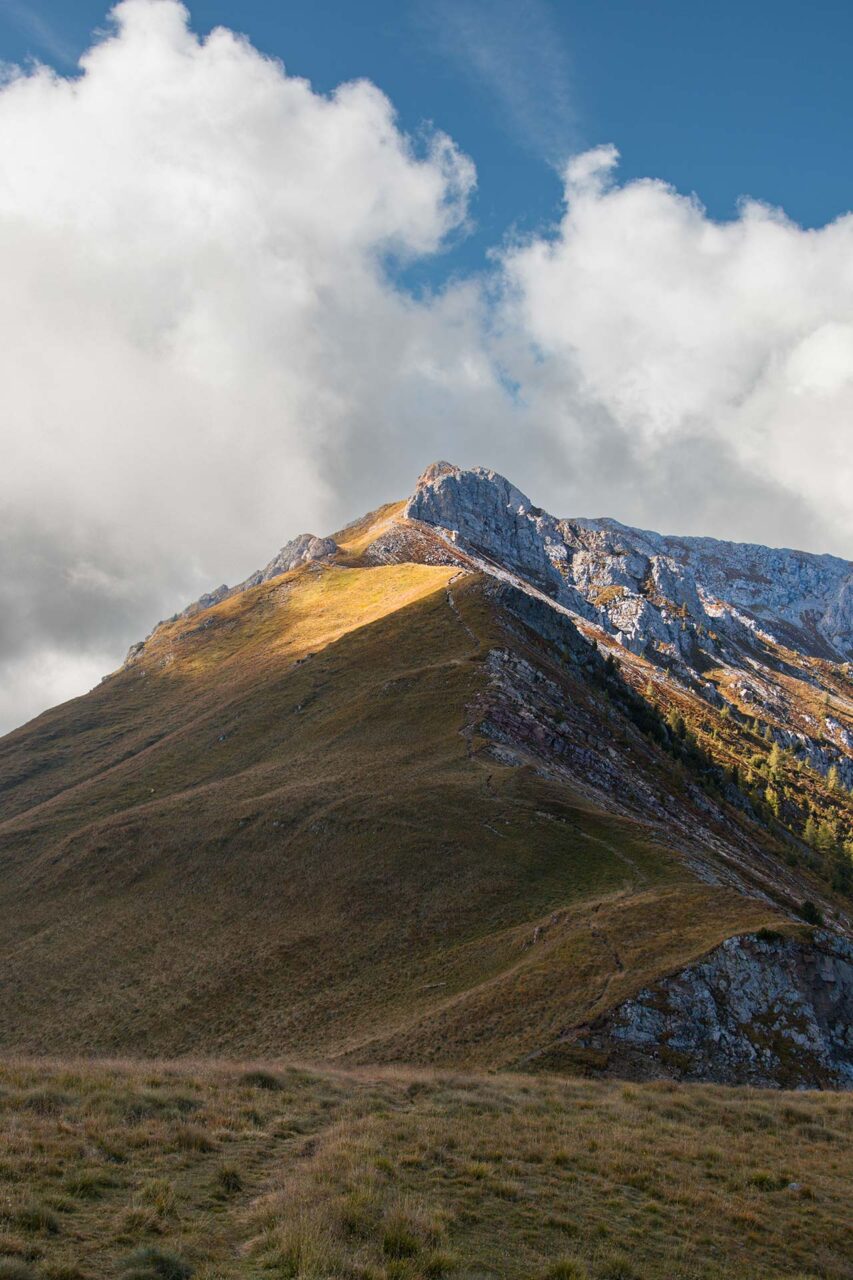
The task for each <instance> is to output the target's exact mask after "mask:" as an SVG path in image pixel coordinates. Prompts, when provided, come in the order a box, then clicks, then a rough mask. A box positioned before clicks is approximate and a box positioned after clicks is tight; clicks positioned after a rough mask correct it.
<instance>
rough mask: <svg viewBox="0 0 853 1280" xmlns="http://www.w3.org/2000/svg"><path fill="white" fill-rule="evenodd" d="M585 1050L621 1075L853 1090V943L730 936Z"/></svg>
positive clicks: (820, 933)
mask: <svg viewBox="0 0 853 1280" xmlns="http://www.w3.org/2000/svg"><path fill="white" fill-rule="evenodd" d="M580 1043H581V1044H583V1045H584V1046H586V1047H589V1048H594V1049H598V1050H603V1051H605V1052H606V1053H607V1056H608V1067H607V1069H608V1070H609V1071H610V1072H612V1073H613V1074H616V1075H625V1074H628V1075H632V1076H638V1077H641V1078H660V1077H669V1078H672V1079H677V1080H713V1081H717V1082H719V1083H721V1084H751V1085H758V1086H762V1087H779V1088H803V1087H811V1088H822V1087H827V1086H829V1087H836V1088H844V1089H853V944H851V943H850V941H848V940H847V939H846V938H842V937H839V936H838V935H837V934H833V933H829V932H828V931H826V930H822V929H818V930H815V931H814V932H813V933H812V934H811V936H804V937H796V936H783V935H781V934H773V933H770V932H767V931H764V932H762V933H760V934H757V935H747V936H741V937H734V938H728V939H727V940H726V941H725V942H724V943H723V944H722V945H721V946H719V947H717V948H716V950H714V951H712V952H711V954H710V955H708V956H706V957H705V958H704V959H703V960H700V961H699V962H698V963H696V964H693V965H690V966H689V967H688V968H686V969H683V970H681V972H680V973H676V974H673V975H672V976H670V977H668V978H665V979H663V980H662V981H660V982H658V983H656V984H655V985H654V986H652V987H647V988H646V989H645V990H643V991H640V992H639V993H638V994H637V995H636V996H635V997H634V998H633V999H632V1000H628V1001H626V1002H625V1003H624V1004H622V1005H619V1006H618V1007H617V1008H616V1009H614V1010H613V1011H612V1012H611V1013H610V1014H608V1016H607V1017H606V1019H604V1020H603V1021H602V1022H601V1023H599V1024H598V1025H596V1026H595V1027H593V1028H592V1029H591V1031H590V1032H589V1033H588V1034H587V1035H586V1036H585V1037H583V1038H582V1039H581V1041H580Z"/></svg>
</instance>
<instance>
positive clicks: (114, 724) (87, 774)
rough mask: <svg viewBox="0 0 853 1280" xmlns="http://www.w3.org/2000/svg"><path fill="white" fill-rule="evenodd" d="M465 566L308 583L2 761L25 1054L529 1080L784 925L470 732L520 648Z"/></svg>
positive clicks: (220, 623) (2, 834)
mask: <svg viewBox="0 0 853 1280" xmlns="http://www.w3.org/2000/svg"><path fill="white" fill-rule="evenodd" d="M361 536H362V533H359V531H358V530H355V531H353V537H354V543H355V542H358V539H359V538H360V537H361ZM452 574H453V571H452V569H448V568H447V567H446V566H439V567H433V566H427V565H420V564H400V565H390V566H381V567H378V568H369V569H368V568H361V569H359V568H344V567H341V566H332V567H320V568H316V567H314V568H308V569H303V570H300V571H297V572H296V573H293V574H288V575H283V576H282V577H280V578H277V579H274V580H273V581H271V582H268V583H264V584H263V585H262V586H259V587H257V588H254V589H253V590H251V591H247V592H246V593H244V594H243V595H241V596H237V597H233V598H231V599H229V600H226V601H223V602H222V603H221V604H220V605H218V606H216V607H215V608H213V609H211V610H209V611H207V613H206V614H204V615H203V616H202V615H197V616H195V617H193V618H184V619H179V620H178V621H176V622H173V623H170V624H168V625H167V626H164V627H162V628H161V629H160V631H158V632H157V634H156V636H155V637H154V638H153V639H152V641H151V642H150V643H149V645H148V646H146V649H145V651H144V653H143V654H142V656H141V658H140V660H139V661H138V662H137V663H136V664H134V665H132V666H131V667H129V668H128V669H127V670H125V671H122V672H121V673H119V674H117V675H116V676H115V677H113V678H112V679H110V680H108V681H107V682H106V683H105V684H103V685H102V686H100V687H99V688H98V689H97V690H95V691H94V692H93V693H92V694H91V695H89V696H88V697H87V698H83V699H78V700H76V701H75V702H71V703H68V704H66V705H65V706H64V707H60V708H57V709H56V710H55V711H53V712H50V713H48V714H47V715H46V716H43V717H41V718H40V719H39V720H37V721H35V722H34V723H33V724H32V725H30V726H27V727H25V728H24V729H23V730H20V731H18V732H17V733H15V734H12V735H9V736H8V737H7V738H6V739H4V740H3V742H2V743H0V787H3V788H5V791H4V796H5V802H4V808H3V820H2V821H0V869H2V875H0V919H2V921H3V930H2V939H0V963H2V966H3V972H4V982H3V984H2V985H0V1044H2V1045H3V1046H4V1047H5V1048H6V1049H7V1050H8V1049H27V1050H29V1051H33V1052H58V1053H64V1052H68V1051H75V1052H82V1053H88V1052H91V1051H98V1052H108V1053H117V1052H130V1053H139V1054H156V1053H165V1054H183V1053H188V1052H205V1053H214V1054H220V1053H228V1054H247V1053H251V1054H262V1055H270V1054H280V1053H291V1054H310V1055H312V1056H319V1057H323V1058H328V1057H330V1056H333V1055H341V1056H345V1057H347V1058H348V1059H349V1060H351V1061H353V1060H358V1061H376V1060H386V1061H387V1060H397V1061H415V1060H418V1061H422V1062H429V1063H433V1062H434V1063H444V1064H451V1063H453V1064H459V1065H468V1066H492V1065H501V1066H511V1065H514V1064H515V1065H517V1064H519V1063H521V1062H523V1060H524V1059H525V1058H526V1056H527V1055H528V1054H531V1053H535V1052H537V1051H538V1050H541V1049H542V1048H544V1047H546V1046H547V1045H548V1044H549V1043H550V1042H551V1041H552V1040H554V1039H555V1038H558V1037H559V1036H560V1034H561V1032H562V1031H563V1030H564V1029H565V1027H566V1026H567V1025H571V1024H573V1023H577V1022H581V1021H584V1020H587V1019H588V1018H589V1017H590V1016H593V1015H594V1014H596V1013H598V1012H601V1011H602V1010H603V1009H604V1008H605V1007H607V1004H608V1003H612V1002H613V1001H615V1000H616V999H617V998H621V997H623V996H625V995H628V994H631V993H632V992H633V991H635V990H636V989H637V988H638V987H639V986H641V985H643V984H644V983H646V982H647V981H649V980H651V979H653V978H655V977H657V976H658V975H659V974H660V973H661V972H664V971H666V970H667V969H671V968H677V967H678V966H679V965H680V964H683V963H686V962H688V961H689V960H691V959H693V958H695V957H696V956H698V955H701V954H702V953H703V951H706V950H708V949H709V948H710V947H712V946H714V945H715V944H716V943H718V942H720V941H721V940H722V938H723V937H725V936H727V934H728V933H733V932H737V931H739V930H743V929H753V928H758V927H760V926H761V925H765V924H766V925H771V924H773V923H774V921H775V913H774V912H773V911H772V910H771V909H769V908H768V907H767V906H766V905H763V904H761V903H757V902H756V901H753V900H749V899H746V898H743V897H740V896H738V895H736V894H734V893H732V892H731V891H728V890H724V889H720V888H711V887H708V886H703V885H701V884H698V883H697V882H696V880H695V879H693V877H692V876H691V875H690V873H689V872H688V871H687V870H686V868H685V867H684V866H683V864H682V862H681V861H680V859H679V858H678V857H677V855H675V854H674V853H673V851H672V850H671V849H670V848H668V847H667V846H666V844H665V843H663V842H662V838H661V833H660V832H652V831H651V830H650V829H649V828H648V827H647V826H646V825H644V824H643V823H642V822H639V821H635V820H633V819H629V818H626V817H619V816H616V815H613V814H609V813H607V812H603V811H602V810H601V809H600V808H596V807H595V806H594V805H592V804H591V803H590V802H589V801H588V800H585V799H583V798H582V797H581V796H579V795H577V794H575V793H574V792H573V791H572V789H571V788H570V787H569V786H567V785H566V783H565V782H562V781H560V780H559V779H555V778H545V777H542V776H540V775H538V774H537V773H535V772H534V770H533V769H532V768H528V767H522V768H514V767H509V766H507V765H501V764H499V763H497V762H496V761H495V759H494V757H493V756H492V755H491V754H489V753H487V752H486V751H484V750H483V747H484V745H485V744H484V742H483V740H481V739H480V738H478V736H477V734H476V733H474V732H469V733H468V734H465V733H463V732H461V731H462V730H463V729H464V728H465V726H466V723H467V724H470V723H471V720H470V717H471V716H472V715H473V712H471V710H470V708H471V707H472V706H473V705H475V704H476V700H477V698H478V697H479V696H480V695H481V694H482V692H483V689H484V687H485V683H486V674H485V671H484V662H483V657H484V655H485V654H486V653H487V652H488V650H489V649H490V648H491V647H493V646H494V645H497V644H504V643H506V640H507V637H506V634H505V632H502V631H501V622H500V619H499V618H497V617H496V613H495V609H494V607H493V606H492V604H491V603H490V601H489V598H488V595H487V593H486V592H485V591H484V589H483V584H482V583H481V582H480V581H478V580H477V579H476V578H474V577H468V578H467V579H465V580H464V581H458V582H454V583H453V585H452V588H451V590H452V595H453V601H452V604H451V601H450V600H449V599H448V584H449V581H450V579H451V577H452ZM516 643H518V641H516ZM560 678H564V679H565V682H566V692H565V696H566V699H567V701H572V702H574V703H576V704H578V705H580V704H581V703H582V702H584V701H585V702H586V703H588V704H590V707H591V710H590V715H591V716H592V717H594V716H595V715H596V714H598V712H597V709H596V705H597V704H595V703H594V699H595V698H596V697H597V696H598V695H597V694H596V692H595V690H594V688H592V687H591V686H588V685H587V684H585V683H584V681H583V679H582V678H581V677H580V676H579V675H577V674H572V671H571V669H570V668H568V667H567V668H566V670H565V673H564V674H563V676H561V677H560ZM591 723H592V724H595V723H596V722H595V720H594V718H593V719H592V721H591ZM636 758H637V757H635V759H636ZM661 767H665V762H664V764H663V765H662V766H661ZM652 781H653V782H654V783H655V785H656V786H659V787H660V788H664V787H665V786H666V785H667V779H666V778H665V777H661V778H659V779H657V780H655V779H654V778H653V779H652ZM534 934H535V935H536V937H537V943H536V945H535V946H533V945H530V940H531V938H532V937H533V935H534ZM617 952H618V953H619V955H620V956H622V957H623V958H622V960H621V961H619V962H617V960H616V958H615V955H616V953H617Z"/></svg>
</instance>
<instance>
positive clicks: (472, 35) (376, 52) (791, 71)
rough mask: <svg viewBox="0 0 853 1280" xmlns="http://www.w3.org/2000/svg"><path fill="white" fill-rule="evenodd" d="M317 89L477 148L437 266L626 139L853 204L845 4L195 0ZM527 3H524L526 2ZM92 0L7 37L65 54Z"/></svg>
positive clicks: (6, 27)
mask: <svg viewBox="0 0 853 1280" xmlns="http://www.w3.org/2000/svg"><path fill="white" fill-rule="evenodd" d="M190 9H191V15H192V23H193V26H194V28H195V29H196V30H197V31H199V32H200V33H203V32H205V31H206V30H208V29H209V28H211V27H212V26H215V25H217V24H224V25H227V26H229V27H231V28H233V29H236V30H239V31H243V32H245V33H246V34H247V35H248V36H249V37H250V39H251V40H252V42H253V43H254V44H255V46H256V47H257V48H259V49H260V50H262V51H264V52H266V53H269V54H272V55H275V56H278V57H281V58H282V59H283V60H284V61H285V63H286V65H287V69H288V71H289V72H290V73H291V74H297V75H304V76H306V77H308V78H309V79H310V80H311V81H312V83H313V85H314V87H315V88H316V89H318V90H320V91H328V90H331V89H333V88H334V87H335V86H336V85H337V84H339V83H340V82H341V81H343V80H347V79H351V78H354V77H359V76H366V77H368V78H370V79H372V80H373V81H375V83H376V84H378V85H379V86H380V88H382V89H383V90H384V92H385V93H387V94H388V95H389V97H390V98H391V100H392V102H393V103H394V105H395V107H396V108H397V110H398V111H399V114H400V123H401V126H402V127H403V128H404V129H406V130H407V131H409V132H416V131H417V129H418V127H419V125H420V124H421V122H423V121H425V120H431V121H432V122H433V123H434V124H435V125H436V126H437V127H439V128H441V129H444V130H445V131H446V132H447V133H449V134H450V135H451V137H453V138H454V139H455V141H456V142H457V143H458V144H459V145H460V147H462V148H463V149H464V150H465V151H467V152H468V154H469V155H471V156H472V158H473V159H474V161H475V163H476V166H477V172H478V184H479V185H478V193H477V196H476V198H475V199H474V201H473V204H472V215H473V220H474V224H475V225H474V230H473V234H471V235H470V236H467V237H462V238H458V239H457V243H456V248H455V249H454V250H453V251H452V252H451V253H450V254H449V256H446V257H445V258H444V260H443V261H442V262H441V263H440V264H436V263H429V264H426V265H424V266H423V267H421V268H420V270H422V271H425V272H427V273H433V272H446V271H447V270H450V269H463V270H465V269H470V268H471V267H477V266H479V265H480V264H481V263H482V260H483V256H484V254H485V252H486V251H487V250H488V249H489V248H490V247H492V246H494V245H495V244H496V243H497V242H498V241H499V240H500V239H501V237H502V236H503V235H504V234H506V233H507V232H508V231H510V232H511V231H512V230H513V229H517V230H518V231H520V232H522V233H526V232H529V231H531V230H533V229H535V228H538V227H541V226H543V225H546V224H547V223H548V222H549V221H550V220H552V219H554V218H555V217H556V216H557V215H558V212H559V203H560V196H561V185H560V182H559V181H558V178H557V175H556V173H555V171H554V165H556V164H558V163H559V162H560V160H561V159H563V158H565V156H566V155H568V154H569V153H570V152H572V151H578V150H582V149H584V148H587V147H592V146H595V145H597V144H599V143H608V142H609V143H615V144H616V146H617V147H618V148H619V151H620V153H621V165H620V178H621V180H623V181H625V180H628V179H630V178H634V177H657V178H662V179H664V180H665V181H667V182H670V183H672V184H673V185H674V186H675V187H676V188H677V189H678V190H679V191H682V192H685V193H690V192H695V193H696V194H697V195H698V196H699V198H700V199H701V200H702V202H703V204H704V205H705V206H706V208H707V209H708V212H709V214H710V215H711V216H712V217H714V218H723V219H724V218H728V217H731V216H732V215H733V214H734V213H735V211H736V206H737V201H738V200H739V198H740V197H741V196H743V195H751V196H754V197H756V198H758V199H761V200H764V201H767V202H769V203H771V204H776V205H781V206H782V207H783V208H784V209H785V210H786V212H787V213H788V215H789V216H790V217H791V218H793V219H794V220H795V221H797V222H799V223H800V224H802V225H803V226H807V227H809V226H819V225H822V224H823V223H825V222H827V221H829V220H831V219H832V218H834V217H835V216H837V215H838V214H839V213H843V212H846V211H847V210H849V209H850V208H851V207H853V169H851V165H850V162H849V161H850V121H851V117H853V76H851V74H850V67H851V59H853V5H851V4H849V3H844V4H839V3H825V2H820V0H811V2H810V3H806V2H805V0H774V2H773V3H771V2H770V0H746V2H745V3H744V2H743V0H741V2H740V3H734V2H733V0H717V3H715V4H713V5H709V4H700V3H697V2H696V0H693V2H692V3H690V2H688V3H684V0H654V2H653V3H650V4H638V3H636V2H632V0H551V2H550V3H549V0H533V2H532V3H527V4H525V5H523V6H522V5H518V4H514V3H512V0H396V2H395V0H361V2H360V3H356V2H355V0H290V2H280V3H271V2H270V0H261V2H259V0H242V3H240V4H239V5H238V4H235V3H233V0H196V2H195V3H193V4H191V5H190ZM521 9H523V10H524V13H523V14H520V13H519V10H521ZM104 12H105V6H104V5H103V4H102V3H100V2H99V0H33V2H32V3H30V2H29V0H0V56H2V58H4V59H5V60H7V61H16V62H20V61H22V60H25V59H26V58H27V57H36V58H39V59H42V60H44V61H47V62H50V63H52V64H53V65H55V66H57V67H58V68H59V69H61V70H63V71H64V72H66V73H67V72H69V71H70V70H72V69H73V64H74V61H75V59H76V58H77V56H78V55H79V53H80V52H81V51H82V50H83V49H85V48H86V47H87V45H88V44H89V42H90V33H91V32H92V31H93V30H94V29H95V28H97V27H98V26H99V25H100V24H101V23H102V21H103V17H104Z"/></svg>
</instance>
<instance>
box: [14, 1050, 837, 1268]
mask: <svg viewBox="0 0 853 1280" xmlns="http://www.w3.org/2000/svg"><path fill="white" fill-rule="evenodd" d="M0 1133H2V1138H3V1151H2V1157H0V1259H2V1260H3V1261H0V1275H6V1276H9V1277H12V1276H15V1277H20V1278H21V1280H25V1278H27V1280H29V1278H33V1277H34V1278H37V1280H100V1278H101V1277H103V1278H106V1277H114V1276H118V1275H125V1276H127V1277H128V1280H129V1278H130V1276H131V1275H132V1276H135V1277H136V1280H145V1278H146V1277H147V1280H154V1278H155V1277H157V1276H160V1277H166V1278H167V1280H168V1278H169V1277H172V1278H173V1280H184V1278H185V1277H187V1276H188V1275H189V1273H190V1271H192V1272H193V1273H194V1275H195V1276H196V1277H197V1280H237V1277H245V1278H246V1280H249V1278H252V1280H263V1278H264V1277H267V1276H269V1277H279V1278H283V1277H290V1278H291V1280H345V1278H347V1277H349V1278H350V1280H430V1278H434V1277H440V1276H448V1277H457V1278H458V1280H475V1277H476V1278H478V1280H484V1278H485V1277H500V1278H501V1280H538V1278H541V1280H579V1278H581V1277H587V1276H589V1277H591V1278H592V1280H664V1278H666V1280H723V1277H725V1278H726V1280H737V1278H740V1277H743V1280H753V1278H754V1277H758V1276H762V1277H765V1276H767V1277H770V1276H773V1277H775V1278H776V1280H787V1278H790V1280H793V1278H794V1277H798V1278H804V1277H815V1278H816V1280H817V1278H818V1277H820V1278H821V1280H847V1278H849V1276H850V1275H851V1264H850V1259H851V1257H853V1249H851V1245H853V1239H851V1229H850V1224H849V1217H848V1214H847V1208H848V1192H849V1178H850V1175H851V1173H853V1161H851V1152H852V1150H853V1145H852V1144H851V1138H853V1098H850V1097H847V1096H839V1095H831V1094H786V1093H762V1092H760V1091H754V1090H731V1089H723V1088H714V1087H710V1086H707V1087H706V1086H678V1085H674V1084H666V1085H644V1086H641V1085H622V1084H616V1083H602V1082H583V1081H560V1080H556V1079H553V1078H547V1077H540V1078H536V1079H533V1078H530V1077H523V1076H502V1077H501V1076H498V1077H496V1076H491V1077H486V1076H476V1075H473V1076H472V1075H463V1074H460V1073H454V1074H441V1073H438V1074H436V1073H428V1072H424V1071H414V1070H406V1069H402V1068H395V1069H387V1070H385V1071H378V1070H375V1069H374V1070H362V1071H349V1072H341V1071H335V1070H330V1069H325V1068H308V1067H302V1066H292V1065H287V1064H282V1063H277V1064H260V1065H259V1064H242V1065H241V1064H233V1063H232V1064H228V1065H226V1064H218V1063H215V1062H203V1061H196V1062H185V1063H176V1062H166V1061H156V1062H147V1063H144V1064H140V1063H132V1062H116V1063H109V1062H103V1063H92V1062H84V1061H71V1060H68V1061H53V1062H41V1063H39V1062H35V1061H26V1060H19V1061H9V1060H7V1061H6V1062H4V1063H3V1064H2V1066H0Z"/></svg>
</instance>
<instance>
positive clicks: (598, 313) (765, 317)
mask: <svg viewBox="0 0 853 1280" xmlns="http://www.w3.org/2000/svg"><path fill="white" fill-rule="evenodd" d="M617 162H618V153H617V152H616V150H615V148H614V147H612V146H608V147H598V148H596V149H595V150H593V151H589V152H586V153H585V154H583V155H581V156H578V157H575V158H574V159H573V160H572V161H570V163H569V164H568V166H567V168H566V171H565V198H566V209H565V215H564V217H563V219H562V222H561V224H560V226H559V227H558V228H557V229H556V232H555V234H553V235H551V236H549V237H538V238H536V239H534V240H532V241H531V242H529V243H527V244H525V245H522V246H517V247H515V248H513V249H511V250H510V251H509V252H507V253H506V254H505V256H504V258H503V264H502V265H503V271H504V274H505V281H506V286H507V299H506V302H505V319H506V324H507V328H508V333H509V334H510V335H511V337H512V340H513V341H514V342H515V343H516V344H517V345H518V346H519V348H522V347H523V346H524V344H525V343H530V344H532V348H533V350H534V351H535V353H536V361H535V364H531V365H530V367H529V368H528V369H527V370H526V371H524V372H522V373H519V374H518V375H517V376H518V378H519V380H520V381H521V382H522V385H526V386H528V388H529V400H528V404H529V409H530V412H531V415H532V417H534V418H535V419H536V420H537V422H538V423H539V426H540V428H542V427H543V426H544V425H545V423H546V422H550V423H551V431H552V434H553V436H554V438H555V440H556V441H558V442H559V444H560V450H559V451H560V452H561V454H562V455H563V456H565V457H566V459H567V465H572V463H573V461H574V460H576V458H577V457H578V456H580V457H581V458H583V459H587V460H591V463H592V465H591V466H587V467H585V468H584V470H583V476H584V481H585V484H586V486H587V492H588V494H589V497H590V500H591V501H592V503H593V504H594V505H595V507H596V508H600V509H602V510H604V509H610V508H612V507H613V506H614V503H618V509H619V511H620V514H621V515H622V517H623V518H625V519H627V518H631V519H639V520H653V521H654V522H657V523H660V522H662V521H663V522H667V523H669V524H671V525H676V526H678V527H679V528H680V529H682V530H683V531H691V532H702V531H704V532H708V533H715V534H717V535H720V536H730V537H738V538H755V539H756V540H766V541H777V542H788V543H790V542H792V541H793V542H798V541H799V542H800V543H803V544H807V545H809V546H812V547H817V546H820V545H821V544H825V545H831V546H832V548H833V549H834V550H836V551H837V552H840V553H842V554H843V553H844V552H845V550H847V553H848V554H849V545H850V539H851V537H853V503H852V502H851V491H852V490H851V482H853V462H851V455H852V454H853V450H851V444H853V439H851V436H853V432H852V431H851V423H853V216H851V215H849V214H847V215H845V216H843V217H841V218H839V219H838V220H837V221H835V222H834V223H832V224H831V225H829V226H826V227H824V228H822V229H820V230H815V231H806V230H803V229H802V228H801V227H799V226H797V225H796V224H794V223H792V222H790V221H789V220H788V219H787V218H786V217H785V215H784V214H783V213H782V212H781V211H780V210H778V209H773V208H769V207H768V206H766V205H763V204H760V203H758V202H757V201H752V200H749V201H745V202H744V203H743V205H742V207H741V209H740V212H739V216H738V217H737V218H735V219H733V220H732V221H729V222H725V223H717V222H714V221H712V220H711V219H710V218H709V217H708V216H707V214H706V212H705V210H704V209H703V208H702V206H701V204H700V203H699V202H698V200H696V199H695V198H693V197H685V196H682V195H679V194H678V193H677V192H676V191H674V190H673V189H672V188H671V187H670V186H668V185H666V184H665V183H663V182H660V181H653V180H643V181H634V182H630V183H627V184H626V185H624V186H620V185H618V184H617V183H616V182H615V169H616V165H617ZM602 445H603V446H604V447H605V450H606V453H607V454H608V455H609V457H610V458H611V460H612V467H611V468H608V467H607V466H605V465H604V458H602V457H601V456H600V452H601V448H602ZM578 451H579V453H578ZM626 464H627V466H626ZM620 491H621V492H620Z"/></svg>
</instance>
